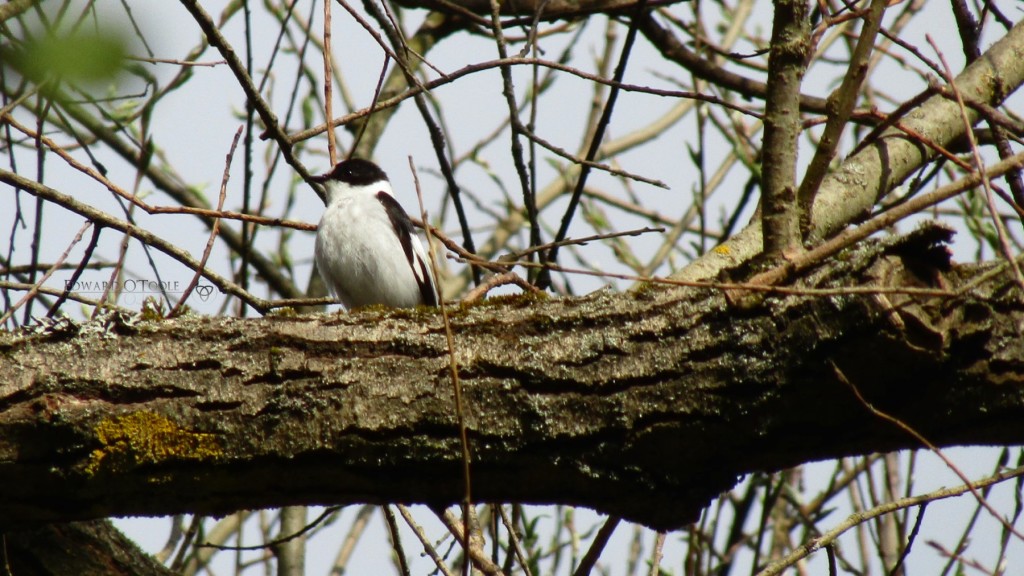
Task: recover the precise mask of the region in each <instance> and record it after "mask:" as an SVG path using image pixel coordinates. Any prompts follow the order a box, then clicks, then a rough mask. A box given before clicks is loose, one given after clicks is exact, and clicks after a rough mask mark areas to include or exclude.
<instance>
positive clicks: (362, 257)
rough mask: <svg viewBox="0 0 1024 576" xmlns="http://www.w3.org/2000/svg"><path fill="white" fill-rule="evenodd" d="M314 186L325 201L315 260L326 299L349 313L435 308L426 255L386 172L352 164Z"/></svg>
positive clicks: (345, 163) (370, 164)
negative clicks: (361, 309)
mask: <svg viewBox="0 0 1024 576" xmlns="http://www.w3.org/2000/svg"><path fill="white" fill-rule="evenodd" d="M312 180H313V181H314V182H318V183H320V184H321V185H323V187H324V191H325V192H326V197H327V207H326V209H325V210H324V214H323V217H322V218H321V219H320V225H319V227H318V228H317V233H316V249H315V259H316V266H317V269H318V270H319V271H320V276H321V277H322V278H323V280H324V283H325V284H326V285H327V289H328V290H329V291H330V293H331V294H332V295H333V296H334V297H335V298H337V299H338V300H339V301H341V303H342V304H343V305H344V306H345V308H347V309H349V310H351V309H352V308H357V307H360V306H369V305H372V304H382V305H384V306H391V307H394V308H412V307H415V306H420V305H426V306H436V305H437V302H438V294H437V283H436V281H435V280H434V273H433V271H432V270H431V267H430V261H429V260H428V256H427V253H426V252H425V251H424V250H423V245H422V244H421V243H420V240H419V238H418V237H417V236H416V232H415V229H414V228H413V224H412V220H410V219H409V215H408V214H407V213H406V212H405V210H404V209H403V208H402V205H401V204H399V203H398V200H395V196H394V192H393V190H392V188H391V181H390V180H389V179H388V176H387V174H386V173H385V172H384V170H382V169H381V168H380V167H379V166H377V165H376V164H374V163H373V162H370V161H369V160H364V159H361V158H350V159H347V160H343V161H341V162H338V163H337V164H335V166H334V168H333V169H331V171H330V172H327V173H326V174H323V175H320V176H313V177H312Z"/></svg>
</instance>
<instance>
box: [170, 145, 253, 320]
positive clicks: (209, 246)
mask: <svg viewBox="0 0 1024 576" xmlns="http://www.w3.org/2000/svg"><path fill="white" fill-rule="evenodd" d="M242 128H244V127H243V126H239V127H238V130H236V131H235V137H234V139H232V140H231V148H230V149H228V154H227V158H226V159H225V161H224V176H223V177H222V178H221V181H220V197H219V198H218V199H217V210H218V211H220V210H221V209H222V208H223V207H224V199H225V198H226V197H227V193H228V178H230V176H231V159H232V158H233V157H234V156H235V147H237V146H238V139H239V138H240V137H241V136H242ZM218 232H220V219H219V218H218V219H216V220H214V221H213V227H212V228H211V229H210V238H209V240H207V241H206V249H204V250H203V257H202V259H200V260H199V268H198V269H197V270H196V271H195V274H194V275H193V276H192V281H191V282H189V285H188V288H185V292H184V293H182V295H181V298H180V299H179V300H178V303H177V304H175V305H174V308H171V310H170V312H168V313H167V316H168V317H169V318H173V317H175V316H177V315H178V312H179V311H180V310H181V307H182V306H184V305H185V301H186V300H188V297H189V296H190V295H191V294H192V291H193V290H195V288H196V286H197V285H198V284H199V279H200V278H202V276H203V270H205V269H206V261H207V260H209V259H210V252H212V251H213V242H214V240H216V239H217V233H218Z"/></svg>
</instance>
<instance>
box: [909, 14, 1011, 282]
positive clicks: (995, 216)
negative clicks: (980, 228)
mask: <svg viewBox="0 0 1024 576" xmlns="http://www.w3.org/2000/svg"><path fill="white" fill-rule="evenodd" d="M925 38H926V39H927V40H928V43H929V44H931V45H932V48H933V49H934V50H935V52H936V53H937V54H938V55H939V61H940V62H942V66H943V68H944V70H945V73H946V82H948V83H949V86H950V88H952V89H953V94H955V95H956V103H957V105H958V107H959V110H960V118H961V119H962V120H963V122H964V126H965V130H964V133H965V134H966V135H967V141H968V142H970V144H971V154H972V157H973V160H974V166H973V168H974V171H975V172H976V173H977V174H978V175H980V176H981V185H982V190H984V192H985V205H986V206H987V207H988V211H989V214H991V216H992V220H993V225H994V226H995V229H996V236H997V237H998V239H999V248H1000V250H1001V251H1002V253H1003V258H1005V259H1006V261H1007V262H1008V263H1009V264H1010V269H1011V270H1013V276H1014V278H1016V280H1017V286H1019V287H1020V289H1021V291H1022V292H1024V275H1022V274H1021V271H1020V267H1019V266H1017V261H1016V260H1015V259H1014V257H1013V251H1012V250H1011V248H1010V243H1009V241H1008V240H1007V239H1006V226H1004V225H1003V221H1002V219H1001V218H999V210H998V209H996V205H995V203H994V202H993V201H992V183H991V182H989V178H988V174H986V173H985V162H984V161H983V160H982V159H981V152H980V151H979V150H978V141H977V139H975V137H974V130H972V129H971V119H970V118H969V117H968V116H967V107H966V106H965V105H964V99H963V97H962V96H961V95H960V89H959V88H957V84H956V81H955V79H954V76H953V72H952V70H950V68H949V63H948V62H946V56H945V55H944V54H943V53H942V51H941V50H939V47H938V46H937V45H936V44H935V42H934V41H933V40H932V37H931V35H930V34H925Z"/></svg>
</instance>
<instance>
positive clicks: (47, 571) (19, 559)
mask: <svg viewBox="0 0 1024 576" xmlns="http://www.w3.org/2000/svg"><path fill="white" fill-rule="evenodd" d="M2 562H3V564H2V565H3V566H4V568H5V573H6V574H17V576H67V575H68V574H75V575H76V576H120V575H125V576H170V575H171V574H174V573H173V572H171V571H170V570H168V569H167V568H165V567H164V566H163V565H162V564H160V563H159V562H157V561H156V560H155V559H154V558H153V557H152V556H149V555H147V554H144V553H142V552H141V551H140V550H139V549H138V547H137V546H136V545H135V543H134V542H132V541H131V540H129V539H128V538H126V537H125V536H124V535H123V534H121V533H120V532H118V531H117V529H116V528H114V526H113V524H111V523H110V521H108V520H94V521H91V522H69V523H67V524H50V525H47V526H40V527H37V528H33V529H30V530H23V531H16V532H10V533H6V534H4V535H3V549H2Z"/></svg>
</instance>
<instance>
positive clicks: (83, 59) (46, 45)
mask: <svg viewBox="0 0 1024 576" xmlns="http://www.w3.org/2000/svg"><path fill="white" fill-rule="evenodd" d="M127 51H128V47H127V42H126V41H125V39H124V38H122V37H121V36H120V35H118V34H115V33H95V32H70V33H44V34H39V35H36V36H34V37H32V38H29V39H28V40H27V41H26V42H24V43H23V44H21V45H20V46H16V47H9V48H7V49H5V50H4V51H3V52H2V53H0V58H2V60H3V63H4V64H5V65H10V66H13V67H14V68H15V69H17V70H18V71H19V72H21V73H22V74H23V75H25V76H27V77H28V78H31V79H32V80H34V81H36V82H42V81H45V80H49V79H57V80H61V81H66V82H69V83H71V84H82V83H99V82H104V81H109V80H112V79H113V78H114V77H115V76H117V74H118V73H119V72H120V71H121V70H123V69H124V62H125V56H126V54H127Z"/></svg>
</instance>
